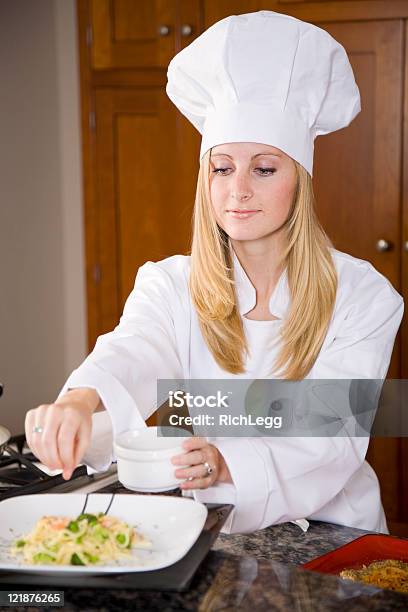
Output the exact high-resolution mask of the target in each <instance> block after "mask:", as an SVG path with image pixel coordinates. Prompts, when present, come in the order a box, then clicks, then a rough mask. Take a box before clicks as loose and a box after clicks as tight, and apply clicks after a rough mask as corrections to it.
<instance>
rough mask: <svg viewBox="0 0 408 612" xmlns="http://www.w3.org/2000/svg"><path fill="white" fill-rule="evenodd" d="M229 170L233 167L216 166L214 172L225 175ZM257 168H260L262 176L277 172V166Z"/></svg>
mask: <svg viewBox="0 0 408 612" xmlns="http://www.w3.org/2000/svg"><path fill="white" fill-rule="evenodd" d="M227 170H231V168H214V170H213V173H214V174H220V175H221V176H225V175H224V173H225V172H226V171H227ZM255 170H259V171H260V174H261V176H270V175H271V174H274V173H275V172H276V169H275V168H255Z"/></svg>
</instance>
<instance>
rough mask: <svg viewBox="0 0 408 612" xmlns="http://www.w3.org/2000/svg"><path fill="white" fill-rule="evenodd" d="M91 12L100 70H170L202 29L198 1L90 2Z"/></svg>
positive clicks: (96, 63) (93, 56) (93, 59)
mask: <svg viewBox="0 0 408 612" xmlns="http://www.w3.org/2000/svg"><path fill="white" fill-rule="evenodd" d="M89 8H90V11H89V23H88V29H87V37H88V42H89V43H91V64H92V68H94V69H97V70H99V69H111V68H167V65H168V63H169V61H170V60H171V58H172V57H173V55H174V54H175V53H176V52H177V50H178V49H180V48H182V47H183V46H185V45H187V44H189V43H190V42H191V41H192V40H193V39H194V38H195V36H197V33H198V32H199V29H200V11H199V7H198V3H197V2H196V1H195V0H192V1H185V2H179V0H137V2H135V1H134V0H133V1H132V0H115V1H112V0H90V6H89ZM180 19H183V22H181V21H180Z"/></svg>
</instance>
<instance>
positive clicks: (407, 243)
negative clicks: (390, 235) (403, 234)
mask: <svg viewBox="0 0 408 612" xmlns="http://www.w3.org/2000/svg"><path fill="white" fill-rule="evenodd" d="M404 251H406V252H407V253H408V240H406V241H405V242H404Z"/></svg>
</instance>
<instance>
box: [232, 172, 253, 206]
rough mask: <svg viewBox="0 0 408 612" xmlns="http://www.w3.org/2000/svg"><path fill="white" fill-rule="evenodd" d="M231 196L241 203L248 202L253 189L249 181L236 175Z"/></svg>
mask: <svg viewBox="0 0 408 612" xmlns="http://www.w3.org/2000/svg"><path fill="white" fill-rule="evenodd" d="M231 196H232V197H233V198H234V199H235V200H239V201H241V200H242V201H244V200H248V199H249V198H250V197H251V196H252V188H251V185H250V183H249V179H248V178H246V177H243V176H238V175H236V176H235V177H234V179H233V183H232V185H231Z"/></svg>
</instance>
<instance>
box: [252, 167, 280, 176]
mask: <svg viewBox="0 0 408 612" xmlns="http://www.w3.org/2000/svg"><path fill="white" fill-rule="evenodd" d="M256 169H257V170H260V171H261V174H263V175H264V176H269V174H273V173H274V172H276V170H275V168H256ZM265 173H267V174H265Z"/></svg>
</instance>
